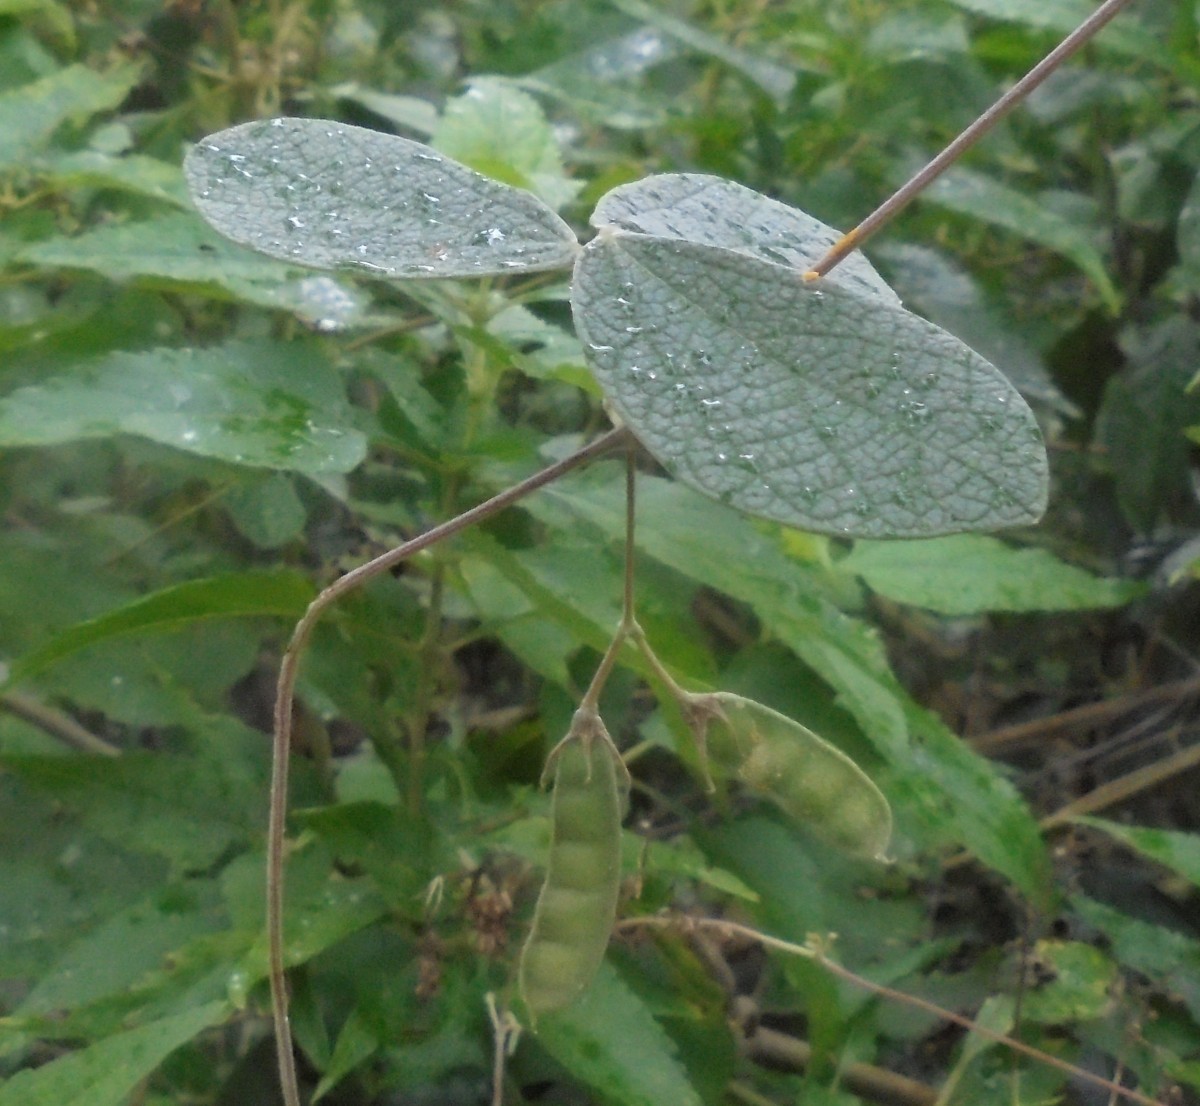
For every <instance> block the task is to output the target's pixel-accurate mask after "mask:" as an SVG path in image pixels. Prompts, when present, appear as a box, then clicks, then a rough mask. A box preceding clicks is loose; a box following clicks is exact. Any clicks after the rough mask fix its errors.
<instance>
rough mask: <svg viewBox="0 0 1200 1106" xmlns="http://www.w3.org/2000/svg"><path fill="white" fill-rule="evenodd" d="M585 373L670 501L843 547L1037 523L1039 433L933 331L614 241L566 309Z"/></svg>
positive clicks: (995, 380)
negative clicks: (713, 508) (796, 530)
mask: <svg viewBox="0 0 1200 1106" xmlns="http://www.w3.org/2000/svg"><path fill="white" fill-rule="evenodd" d="M571 300H572V308H573V311H574V315H575V325H576V328H577V330H578V332H579V335H580V337H581V339H582V340H583V343H584V353H585V356H586V357H587V360H588V363H589V365H590V366H591V368H592V370H593V372H595V374H596V376H597V377H598V378H599V380H600V383H601V384H602V385H603V387H604V389H605V392H606V393H607V395H608V396H609V398H610V400H611V401H612V403H613V405H614V407H615V408H616V410H617V412H618V413H619V414H620V416H621V417H622V418H623V419H624V420H625V421H626V422H627V423H628V424H629V425H630V427H631V428H632V429H633V431H634V432H635V433H636V434H637V436H638V437H639V438H640V439H641V441H642V442H643V443H644V444H645V446H646V447H647V448H648V449H649V450H650V452H651V453H653V454H654V455H655V456H656V457H657V458H658V460H659V461H660V462H662V464H663V465H664V466H665V467H666V468H667V469H669V470H670V471H671V473H672V474H673V475H674V476H676V477H677V478H678V479H680V480H682V481H683V482H684V483H686V484H689V485H691V486H692V487H694V488H696V489H698V490H699V491H702V492H704V493H705V494H707V495H710V496H714V497H715V498H717V499H720V500H721V501H722V502H725V503H728V504H729V505H731V506H734V507H737V508H738V509H740V510H743V511H746V512H748V513H750V514H755V515H760V516H762V517H764V518H770V519H775V520H777V521H779V522H783V523H786V524H788V525H792V526H798V527H800V528H802V529H806V530H816V531H820V532H823V533H832V534H840V535H845V536H853V537H922V536H933V535H935V534H945V533H953V532H956V531H962V530H985V529H997V528H1000V527H1004V526H1017V525H1022V524H1027V523H1032V522H1034V521H1036V520H1037V519H1038V518H1039V517H1040V515H1041V513H1042V511H1043V509H1044V508H1045V502H1046V490H1047V463H1046V454H1045V449H1044V447H1043V445H1042V438H1041V433H1040V431H1039V430H1038V426H1037V423H1036V421H1035V420H1034V417H1033V414H1032V412H1031V411H1030V410H1029V408H1028V407H1027V406H1026V404H1025V402H1024V400H1022V399H1021V397H1020V395H1019V394H1018V393H1017V392H1016V390H1015V389H1014V388H1013V387H1012V385H1011V384H1009V382H1008V381H1007V380H1006V379H1005V378H1004V376H1003V375H1001V373H1000V372H999V371H998V370H997V369H995V368H994V367H993V366H992V365H990V364H989V363H988V362H987V361H985V360H984V359H983V358H982V357H980V356H979V355H978V354H976V353H974V352H972V351H971V350H970V349H968V348H967V347H966V346H964V345H963V344H962V343H961V342H959V341H958V340H957V339H956V338H954V337H952V336H951V335H949V334H947V333H946V332H945V331H943V330H940V329H939V328H937V327H936V326H934V325H933V324H932V323H929V322H927V321H926V320H924V319H921V318H918V317H917V316H915V315H912V314H911V313H909V312H907V311H905V310H904V309H903V308H900V307H896V306H891V305H889V304H887V303H885V302H884V301H883V300H882V298H881V297H879V296H872V297H867V296H864V295H860V294H857V293H855V292H851V291H848V290H847V289H846V288H845V287H839V286H838V285H837V284H836V283H834V282H832V281H824V280H823V281H814V282H813V283H811V284H806V283H805V282H804V281H802V280H801V279H800V276H799V274H798V273H796V272H795V271H794V270H790V269H787V268H785V267H783V266H781V265H775V264H770V263H767V262H764V261H761V260H759V259H758V258H756V257H751V256H748V255H747V254H742V253H738V252H734V251H731V250H728V249H718V248H714V247H712V246H707V245H701V244H700V243H697V242H687V241H671V240H668V239H663V238H653V237H649V236H646V235H642V234H628V233H622V232H620V231H616V230H614V229H611V228H610V229H607V230H602V231H601V233H600V234H599V235H598V236H597V237H596V238H595V239H594V240H593V241H592V242H591V243H590V244H589V245H588V246H587V247H586V248H585V249H584V251H583V252H582V254H581V255H580V258H579V260H578V262H577V263H576V266H575V279H574V284H573V288H572V293H571Z"/></svg>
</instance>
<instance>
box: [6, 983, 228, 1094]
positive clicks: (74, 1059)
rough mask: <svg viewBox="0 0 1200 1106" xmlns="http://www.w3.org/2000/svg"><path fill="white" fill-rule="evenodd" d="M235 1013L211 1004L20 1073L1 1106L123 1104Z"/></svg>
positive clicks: (8, 1084)
mask: <svg viewBox="0 0 1200 1106" xmlns="http://www.w3.org/2000/svg"><path fill="white" fill-rule="evenodd" d="M229 1012H230V1008H229V1004H228V1003H227V1002H210V1003H208V1004H206V1005H204V1006H198V1007H196V1008H195V1009H192V1010H188V1011H186V1012H185V1013H182V1014H176V1015H175V1016H173V1017H169V1018H161V1019H160V1020H158V1021H154V1022H150V1023H149V1024H148V1025H142V1026H139V1027H138V1028H137V1029H130V1030H129V1031H127V1032H125V1033H118V1034H115V1035H114V1036H112V1037H107V1038H105V1039H104V1040H102V1041H98V1042H97V1043H96V1044H94V1045H91V1046H90V1047H88V1048H85V1049H83V1050H81V1051H79V1052H73V1053H70V1054H69V1055H67V1056H63V1057H60V1058H59V1059H57V1060H52V1061H51V1062H50V1063H48V1064H43V1065H42V1066H41V1067H39V1068H34V1069H31V1070H25V1071H19V1072H17V1073H16V1074H15V1075H14V1076H12V1077H11V1078H10V1079H9V1080H8V1081H7V1082H6V1083H5V1084H4V1086H3V1087H0V1106H121V1104H122V1103H124V1102H126V1101H127V1100H128V1097H129V1095H130V1094H131V1093H132V1092H133V1090H134V1088H135V1087H136V1086H137V1085H138V1084H139V1083H140V1082H141V1081H142V1080H143V1079H145V1078H146V1076H148V1075H149V1074H150V1073H151V1072H153V1071H154V1069H155V1068H157V1067H158V1066H159V1065H160V1064H161V1063H162V1062H163V1060H165V1059H166V1058H167V1057H168V1056H169V1055H170V1054H171V1053H172V1052H174V1051H175V1049H177V1048H179V1047H180V1046H181V1045H184V1044H186V1043H187V1042H188V1041H190V1040H191V1039H192V1038H193V1037H195V1036H196V1035H197V1034H199V1033H201V1032H203V1030H205V1029H207V1028H208V1027H209V1026H211V1025H216V1024H217V1023H218V1022H220V1021H221V1020H223V1019H224V1018H225V1017H227V1016H228V1014H229Z"/></svg>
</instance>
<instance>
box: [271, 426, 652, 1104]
mask: <svg viewBox="0 0 1200 1106" xmlns="http://www.w3.org/2000/svg"><path fill="white" fill-rule="evenodd" d="M632 442H633V435H632V433H631V432H630V431H629V430H627V429H625V428H624V427H620V428H618V429H616V430H610V431H609V432H608V433H607V434H604V435H603V436H602V437H599V438H597V439H595V440H594V441H592V442H590V443H588V444H587V445H585V446H583V447H582V448H581V449H578V450H576V451H575V452H574V453H572V454H571V455H570V456H569V457H564V458H563V459H562V460H561V461H556V462H555V463H554V464H552V465H548V466H547V467H546V468H544V469H542V470H541V471H540V472H536V473H534V474H533V475H532V476H530V477H527V478H526V479H524V480H522V481H521V482H520V483H518V484H514V485H513V486H512V487H510V488H506V489H505V490H504V491H502V492H500V493H499V494H498V495H494V496H492V498H491V499H488V500H486V501H485V502H483V503H480V504H479V505H478V506H476V507H472V508H471V509H470V510H469V511H464V512H463V513H462V514H461V515H458V516H457V517H455V518H452V519H449V520H448V521H446V522H443V523H441V524H440V525H438V526H434V527H433V528H432V529H430V530H426V531H425V533H423V534H419V535H418V536H417V537H415V538H413V539H411V540H410V541H407V542H405V543H404V544H403V545H399V546H397V547H396V548H395V549H391V550H389V551H388V552H387V553H383V554H381V555H380V556H378V557H376V558H375V559H374V560H372V561H368V562H367V563H366V564H363V565H359V567H358V568H356V569H353V570H352V571H350V572H347V573H346V575H345V576H342V577H340V578H339V579H337V580H335V581H334V582H333V583H332V584H330V585H329V586H328V587H327V588H325V589H324V590H323V591H322V592H321V593H320V594H319V595H318V596H317V597H316V598H315V599H314V600H313V601H312V602H311V603H310V604H309V605H308V609H307V610H306V611H305V612H304V616H303V617H302V618H301V619H300V621H299V622H297V623H296V627H295V629H294V630H293V631H292V637H291V640H290V641H289V642H288V647H287V649H286V650H285V652H284V654H283V660H282V661H281V662H280V665H279V679H278V682H277V683H276V689H275V731H274V736H273V738H272V754H273V758H272V771H271V809H270V815H269V819H268V824H267V946H268V971H269V976H270V982H271V1011H272V1018H273V1021H274V1026H275V1051H276V1058H277V1060H278V1064H279V1079H280V1083H281V1087H282V1091H283V1101H284V1104H285V1106H300V1088H299V1084H298V1082H297V1079H296V1063H295V1058H294V1057H293V1056H292V1031H291V1026H290V1024H289V1022H288V995H287V981H286V978H285V976H284V961H283V859H284V855H283V854H284V831H285V828H286V827H285V824H284V822H285V817H286V814H287V788H288V759H289V754H290V752H291V738H292V703H293V700H294V698H295V692H296V676H297V673H298V671H299V667H300V658H301V656H302V655H303V653H304V649H305V647H306V646H307V644H308V641H309V638H310V637H311V636H312V632H313V629H314V628H315V627H316V624H317V622H318V621H319V620H320V618H321V615H323V614H324V613H325V611H326V610H328V609H329V608H330V607H331V606H333V604H334V603H336V602H337V601H338V600H339V599H341V598H342V596H344V595H346V594H348V593H349V592H351V591H353V590H354V589H355V588H357V587H359V586H361V585H362V584H365V583H366V582H367V581H368V580H371V579H374V578H375V577H376V576H378V575H380V574H381V573H383V572H387V571H388V569H390V568H392V567H394V566H395V565H398V564H399V563H400V562H401V561H403V560H405V559H406V558H408V557H411V556H412V555H413V554H414V553H419V552H421V551H422V550H424V549H428V548H429V547H430V546H432V545H436V544H437V543H438V542H440V541H443V540H444V539H446V538H449V537H452V536H453V535H455V534H457V533H459V532H460V531H462V530H465V529H467V528H468V527H470V526H473V525H475V524H476V523H478V522H482V521H483V520H484V519H486V518H490V517H491V516H492V515H494V514H496V513H497V512H499V511H502V510H504V509H505V508H506V507H510V506H512V504H514V503H516V502H517V501H518V500H520V499H523V498H524V497H525V496H527V495H529V494H530V493H531V492H535V491H537V490H538V489H539V488H543V487H545V486H546V485H547V484H550V483H552V482H553V481H555V480H557V479H558V478H559V477H560V476H564V475H565V474H566V473H568V472H570V471H572V470H573V469H576V468H579V467H581V466H582V465H585V464H587V463H588V462H590V461H594V460H595V459H596V458H597V457H602V456H603V455H604V454H606V453H608V452H609V451H610V450H612V449H614V448H617V447H618V446H622V445H629V444H632Z"/></svg>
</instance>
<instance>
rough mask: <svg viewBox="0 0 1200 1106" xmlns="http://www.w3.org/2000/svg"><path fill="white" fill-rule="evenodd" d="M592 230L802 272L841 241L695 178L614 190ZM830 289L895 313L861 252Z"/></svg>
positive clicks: (721, 184) (782, 209) (802, 217)
mask: <svg viewBox="0 0 1200 1106" xmlns="http://www.w3.org/2000/svg"><path fill="white" fill-rule="evenodd" d="M591 224H592V226H594V227H598V228H603V227H606V226H611V227H615V228H619V229H620V230H624V231H630V232H632V233H634V234H646V235H650V236H652V237H655V238H672V239H677V240H683V241H687V242H701V243H703V244H704V245H708V246H721V247H723V248H724V249H727V250H734V251H735V252H737V253H744V254H748V255H749V256H751V257H757V258H758V259H759V260H760V261H769V262H773V263H774V264H777V265H787V266H788V267H789V268H792V269H798V270H800V271H802V272H803V271H804V270H805V269H807V268H809V267H810V266H812V265H814V264H816V262H817V259H818V258H819V257H821V255H822V254H823V253H825V251H826V250H828V249H829V247H830V246H832V245H833V244H834V243H835V242H836V241H837V240H838V239H839V238H841V237H842V235H841V232H840V231H837V230H834V228H833V227H830V226H827V225H826V224H825V223H822V222H821V221H820V220H819V219H814V218H813V217H812V216H811V215H806V214H805V213H804V212H803V211H799V210H798V209H796V208H794V207H789V206H788V205H787V204H783V203H780V202H779V201H778V200H772V199H770V198H769V197H767V196H764V195H763V194H762V193H761V192H755V191H754V190H753V189H752V188H745V187H744V186H742V185H740V184H735V183H734V182H733V181H727V180H724V179H722V178H721V177H711V176H706V175H704V174H702V173H663V174H661V175H659V176H652V177H645V178H644V179H642V180H639V181H634V182H633V183H632V184H623V185H621V186H620V187H619V188H614V189H613V190H612V191H611V192H609V193H607V194H606V195H605V196H604V197H602V198H601V200H600V202H599V204H597V205H596V210H595V211H594V212H593V213H592V218H591ZM829 285H833V286H835V287H838V288H844V289H845V290H846V291H848V292H857V293H858V294H859V295H860V296H865V297H867V298H869V299H877V300H879V301H880V302H882V303H885V304H888V305H891V306H893V307H899V306H900V298H899V297H898V296H897V295H896V293H895V292H893V291H892V289H891V287H890V286H889V285H888V283H887V281H885V280H884V279H883V277H881V276H880V275H879V274H878V273H877V272H876V271H875V269H874V267H873V266H872V265H871V263H870V262H869V261H868V260H867V259H866V258H865V257H863V255H862V254H861V253H852V254H850V256H849V257H847V258H846V260H845V261H843V262H842V263H841V264H840V265H838V266H837V268H836V269H834V270H833V272H832V273H830V274H829V275H828V276H827V277H825V278H824V283H823V284H822V287H827V286H829Z"/></svg>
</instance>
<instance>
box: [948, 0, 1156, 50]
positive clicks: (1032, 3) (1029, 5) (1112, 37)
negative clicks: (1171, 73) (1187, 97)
mask: <svg viewBox="0 0 1200 1106" xmlns="http://www.w3.org/2000/svg"><path fill="white" fill-rule="evenodd" d="M951 2H952V3H953V4H954V5H955V6H956V7H959V8H962V9H963V11H967V12H970V13H971V14H972V15H982V16H987V17H988V18H990V19H1002V20H1005V21H1008V22H1013V23H1022V24H1024V25H1025V26H1026V27H1032V28H1034V29H1035V30H1043V31H1053V32H1054V33H1056V34H1059V35H1068V34H1070V33H1071V32H1072V31H1073V30H1075V28H1076V27H1078V26H1079V24H1080V23H1082V22H1083V21H1084V20H1085V19H1087V18H1088V17H1089V16H1090V15H1091V14H1092V13H1093V12H1094V11H1095V10H1096V9H1095V7H1094V6H1093V5H1091V4H1089V3H1088V2H1087V0H951ZM1095 48H1096V49H1098V50H1117V51H1120V52H1121V53H1127V54H1133V55H1134V56H1136V57H1140V58H1144V59H1145V60H1147V61H1150V62H1153V63H1154V64H1156V65H1161V64H1164V63H1165V62H1166V61H1167V51H1165V50H1164V49H1163V46H1162V43H1161V42H1160V41H1158V40H1157V39H1156V38H1155V36H1154V35H1152V34H1149V33H1147V32H1146V31H1145V30H1144V29H1142V28H1141V27H1139V26H1137V24H1136V23H1134V22H1132V21H1131V20H1129V19H1128V18H1126V19H1118V20H1116V21H1115V22H1114V23H1112V24H1111V25H1110V26H1108V27H1106V28H1105V29H1104V33H1103V34H1101V35H1097V36H1096V39H1095Z"/></svg>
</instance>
